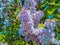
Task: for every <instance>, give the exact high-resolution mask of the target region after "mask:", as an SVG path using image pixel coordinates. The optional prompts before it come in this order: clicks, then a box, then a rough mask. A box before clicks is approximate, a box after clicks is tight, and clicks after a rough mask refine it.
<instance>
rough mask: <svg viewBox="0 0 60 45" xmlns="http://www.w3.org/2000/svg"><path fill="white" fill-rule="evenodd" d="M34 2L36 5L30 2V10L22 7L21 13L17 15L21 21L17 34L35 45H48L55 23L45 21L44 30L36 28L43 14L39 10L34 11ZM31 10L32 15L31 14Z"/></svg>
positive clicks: (31, 0)
mask: <svg viewBox="0 0 60 45" xmlns="http://www.w3.org/2000/svg"><path fill="white" fill-rule="evenodd" d="M34 2H35V3H36V1H35V0H30V3H31V5H30V9H28V8H27V7H25V6H23V8H22V11H21V12H20V13H19V15H18V18H19V20H20V21H21V29H20V30H19V31H18V32H19V34H21V35H23V36H25V39H26V40H32V41H35V42H36V43H42V45H48V42H50V41H51V38H52V33H53V30H54V27H55V21H54V20H50V21H49V22H48V20H46V21H45V23H44V25H45V27H46V29H43V28H38V27H37V25H38V24H39V22H40V20H41V19H42V17H43V16H44V13H43V11H41V10H40V11H36V8H35V6H36V5H35V4H34ZM25 4H26V3H25ZM36 4H37V3H36ZM32 5H33V6H34V7H33V6H32ZM32 9H33V10H32ZM31 10H32V11H33V12H34V13H32V12H31Z"/></svg>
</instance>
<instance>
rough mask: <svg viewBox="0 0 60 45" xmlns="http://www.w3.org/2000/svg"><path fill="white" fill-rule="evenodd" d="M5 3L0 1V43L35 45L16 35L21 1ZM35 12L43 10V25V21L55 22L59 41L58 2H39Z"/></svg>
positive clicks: (59, 13)
mask: <svg viewBox="0 0 60 45" xmlns="http://www.w3.org/2000/svg"><path fill="white" fill-rule="evenodd" d="M2 2H3V3H4V4H5V6H4V8H3V7H2V6H1V4H2ZM7 2H8V1H4V0H2V1H0V3H1V4H0V11H1V9H2V14H0V41H1V42H4V43H7V44H8V45H35V43H34V42H32V41H30V42H27V41H25V40H24V39H23V38H24V37H22V36H19V34H18V30H19V28H20V21H19V20H18V17H17V16H18V13H19V12H20V10H21V8H22V6H21V3H20V2H21V1H20V0H12V1H11V3H10V2H8V3H7ZM23 3H24V2H23ZM22 5H23V4H22ZM37 10H43V12H44V14H45V15H44V17H43V19H42V20H41V22H40V23H43V22H44V21H45V19H54V20H56V22H57V23H56V26H55V32H56V39H58V40H60V1H59V0H40V2H39V4H38V5H37Z"/></svg>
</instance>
